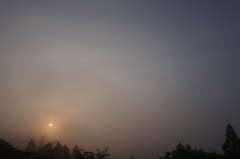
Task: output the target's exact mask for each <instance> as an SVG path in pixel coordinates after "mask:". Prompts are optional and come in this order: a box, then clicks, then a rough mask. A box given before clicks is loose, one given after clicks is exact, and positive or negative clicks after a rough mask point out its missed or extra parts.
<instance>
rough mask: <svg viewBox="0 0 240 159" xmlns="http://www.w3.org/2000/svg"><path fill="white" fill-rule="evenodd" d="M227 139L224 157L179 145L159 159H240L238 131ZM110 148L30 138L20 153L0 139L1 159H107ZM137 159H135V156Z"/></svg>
mask: <svg viewBox="0 0 240 159" xmlns="http://www.w3.org/2000/svg"><path fill="white" fill-rule="evenodd" d="M225 136H226V139H225V142H224V143H223V145H222V149H223V153H224V154H223V155H221V154H217V153H216V152H215V151H213V152H210V153H209V152H205V151H203V150H201V149H196V148H194V149H193V148H192V147H191V146H190V145H188V144H187V145H185V146H184V145H182V144H181V143H180V142H179V143H178V144H177V146H176V149H175V150H172V151H167V152H165V155H164V157H160V158H159V159H240V139H239V138H238V136H237V134H236V133H235V130H234V128H233V127H232V126H231V125H230V124H228V125H227V127H226V134H225ZM108 149H109V147H106V148H105V149H103V150H99V149H96V152H91V151H85V150H84V149H83V148H80V147H79V146H77V145H75V146H74V148H73V150H72V152H70V150H69V148H68V147H67V145H61V143H60V142H59V141H58V142H49V141H48V140H47V139H46V137H45V136H41V137H40V138H38V139H37V138H33V137H29V138H28V140H27V145H26V148H25V150H18V149H16V148H15V147H13V146H12V145H11V144H10V143H8V142H6V141H5V140H3V139H0V159H106V158H107V157H108V156H110V154H109V153H108ZM131 159H133V156H131Z"/></svg>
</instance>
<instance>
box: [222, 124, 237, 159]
mask: <svg viewBox="0 0 240 159" xmlns="http://www.w3.org/2000/svg"><path fill="white" fill-rule="evenodd" d="M225 136H226V139H225V142H224V143H223V145H222V149H223V152H224V157H225V158H226V159H239V158H240V139H239V138H238V136H237V134H236V133H235V130H234V129H233V127H232V126H231V125H230V124H228V125H227V127H226V135H225Z"/></svg>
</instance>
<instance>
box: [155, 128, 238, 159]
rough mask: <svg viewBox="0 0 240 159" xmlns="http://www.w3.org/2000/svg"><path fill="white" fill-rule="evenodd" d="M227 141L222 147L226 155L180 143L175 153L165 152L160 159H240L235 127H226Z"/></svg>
mask: <svg viewBox="0 0 240 159" xmlns="http://www.w3.org/2000/svg"><path fill="white" fill-rule="evenodd" d="M225 136H226V140H225V142H224V143H223V145H222V149H223V152H224V155H221V154H217V153H216V152H215V151H213V152H210V153H209V152H205V151H203V150H201V149H196V148H194V149H192V148H191V146H190V145H186V146H183V145H182V144H181V143H179V144H178V145H177V146H176V149H175V150H173V151H171V152H170V151H167V152H165V155H164V157H160V158H159V159H240V139H239V138H238V137H237V135H236V133H235V130H234V129H233V127H232V126H231V125H230V124H228V125H227V127H226V135H225Z"/></svg>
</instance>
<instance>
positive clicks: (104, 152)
mask: <svg viewBox="0 0 240 159" xmlns="http://www.w3.org/2000/svg"><path fill="white" fill-rule="evenodd" d="M108 149H109V147H108V146H107V147H105V149H104V150H102V151H101V150H99V149H96V150H97V153H96V156H97V158H98V159H104V158H105V157H107V156H110V154H108V153H107V151H108Z"/></svg>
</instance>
